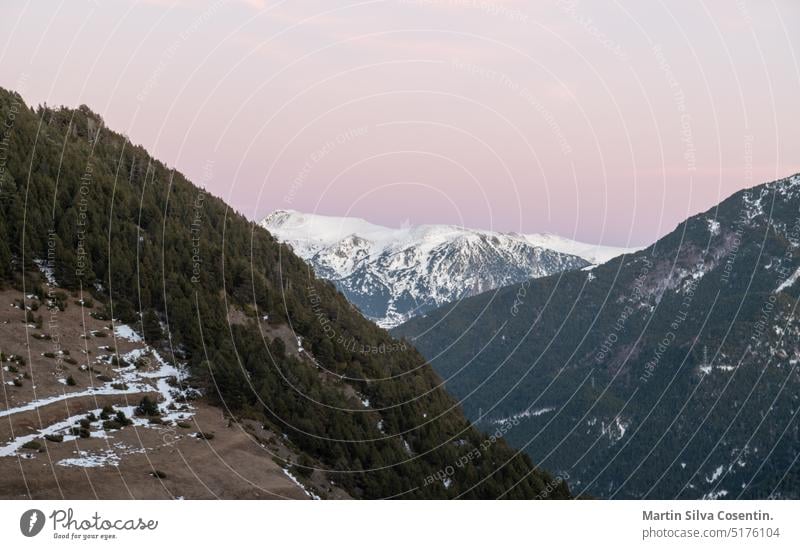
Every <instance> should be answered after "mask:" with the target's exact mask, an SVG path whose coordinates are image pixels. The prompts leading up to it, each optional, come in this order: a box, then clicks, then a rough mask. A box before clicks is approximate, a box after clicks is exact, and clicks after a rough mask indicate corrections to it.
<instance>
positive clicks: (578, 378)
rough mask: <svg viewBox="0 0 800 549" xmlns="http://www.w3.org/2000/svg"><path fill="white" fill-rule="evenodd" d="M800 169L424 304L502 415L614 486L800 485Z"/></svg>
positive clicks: (435, 353) (552, 457)
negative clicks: (603, 245)
mask: <svg viewBox="0 0 800 549" xmlns="http://www.w3.org/2000/svg"><path fill="white" fill-rule="evenodd" d="M799 216H800V176H794V177H790V178H787V179H782V180H779V181H775V182H772V183H768V184H765V185H760V186H758V187H754V188H752V189H747V190H744V191H741V192H738V193H736V194H735V195H733V196H731V197H729V198H728V199H726V200H725V201H723V202H722V203H721V204H719V205H718V206H717V207H715V208H713V209H711V210H709V211H707V212H704V213H702V214H700V215H696V216H694V217H691V218H690V219H688V220H686V221H685V222H683V223H681V224H680V225H679V226H678V227H677V228H676V229H675V230H674V231H673V232H671V233H670V234H668V235H667V236H665V237H664V238H662V239H661V240H659V241H658V242H656V243H655V244H653V245H652V246H650V247H649V248H647V249H645V250H642V251H640V252H637V253H635V254H631V255H627V256H622V257H619V258H616V259H613V260H611V261H609V262H608V263H606V264H604V265H601V266H598V267H596V268H594V269H592V270H587V271H578V272H568V273H563V274H561V275H555V276H551V277H548V278H543V279H537V280H532V281H529V282H526V283H523V284H518V285H515V286H509V287H507V288H503V289H502V290H499V291H497V292H487V293H485V294H482V295H480V296H477V297H474V298H470V299H466V300H463V301H462V302H460V303H458V304H455V305H452V306H447V307H444V308H442V309H439V310H437V311H434V312H431V313H429V314H428V315H427V317H425V318H416V319H413V320H412V321H410V322H408V323H407V324H405V325H403V326H401V327H399V328H398V329H397V330H395V332H394V333H395V334H397V335H401V336H407V337H409V339H410V341H412V342H413V343H414V344H415V345H416V346H417V347H418V348H419V349H420V351H421V352H423V354H425V355H426V356H427V357H429V358H430V359H431V361H432V364H433V366H434V368H436V370H437V371H438V372H439V373H440V375H442V377H443V378H445V380H446V383H447V387H448V389H449V390H450V391H451V392H452V393H453V394H454V395H455V396H457V397H458V398H462V399H463V406H464V408H465V410H466V412H467V415H468V416H469V417H471V418H472V419H473V420H475V421H477V422H478V425H479V426H482V427H484V428H490V427H491V426H494V425H504V424H506V423H507V422H508V421H510V420H512V419H513V420H514V421H517V422H518V423H519V425H518V426H517V427H515V428H514V429H512V430H510V431H509V433H508V440H509V441H510V442H511V443H512V444H515V445H516V446H518V447H520V448H524V449H525V450H526V451H527V452H528V453H529V455H531V456H532V457H533V458H534V460H537V461H539V462H541V463H542V464H543V465H544V466H545V467H548V466H549V467H551V468H552V469H553V470H558V471H559V472H560V473H562V474H563V475H565V476H567V475H568V476H569V478H570V484H571V486H572V488H573V492H574V493H576V494H584V493H585V494H593V495H595V496H599V497H618V498H625V497H635V498H640V497H647V498H663V499H669V498H676V497H677V498H726V497H727V498H737V497H740V498H762V497H791V498H796V497H798V496H800V485H798V483H797V478H798V472H799V471H800V467H799V466H798V463H800V460H798V456H800V421H799V416H798V414H800V402H799V400H798V394H799V393H800V370H798V365H799V364H800V322H798V315H797V302H798V301H797V300H798V296H799V295H800V284H798V279H799V278H800V221H798V219H800V217H799Z"/></svg>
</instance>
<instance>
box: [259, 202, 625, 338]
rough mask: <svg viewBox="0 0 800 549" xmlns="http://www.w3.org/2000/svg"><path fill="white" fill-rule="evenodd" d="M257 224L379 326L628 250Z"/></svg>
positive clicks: (467, 234)
mask: <svg viewBox="0 0 800 549" xmlns="http://www.w3.org/2000/svg"><path fill="white" fill-rule="evenodd" d="M261 225H262V226H263V227H265V228H267V229H268V230H269V231H270V232H271V233H272V234H273V235H275V236H276V237H277V238H278V239H279V240H281V241H282V242H284V243H286V244H288V245H290V246H292V249H293V250H294V251H295V252H296V253H297V254H298V255H300V256H301V257H303V259H305V260H306V261H307V262H308V263H309V264H310V265H311V266H312V267H313V268H314V270H315V271H316V273H317V274H318V276H321V277H322V278H325V279H327V280H331V281H333V282H334V283H335V284H336V286H337V287H338V288H339V289H340V291H342V292H343V293H344V294H345V295H346V296H347V297H348V299H349V300H350V301H351V302H352V303H354V304H355V305H356V306H357V307H358V308H359V309H360V310H361V311H362V312H363V313H364V314H365V315H366V316H367V317H369V318H371V319H373V320H375V321H376V323H377V324H378V325H380V326H382V327H393V326H395V325H397V324H399V323H400V322H402V321H404V320H406V319H408V318H410V317H412V316H415V315H418V314H424V313H425V312H426V311H428V310H430V309H431V308H433V307H436V306H440V305H443V304H444V303H448V302H452V301H456V300H458V299H461V298H463V297H466V296H470V295H475V294H478V293H481V292H484V291H489V290H493V289H495V288H497V287H500V286H503V285H507V284H510V283H514V282H520V281H522V280H524V279H526V278H530V277H539V276H546V275H548V274H553V273H556V272H562V271H564V270H570V269H579V268H584V267H587V266H590V265H591V264H592V263H593V261H597V260H598V258H606V257H609V256H615V255H618V254H622V253H626V252H630V250H629V249H619V248H610V247H606V246H592V245H589V244H584V243H580V242H576V241H572V240H569V239H565V238H562V237H558V236H555V235H536V234H535V235H521V234H517V233H500V232H495V231H487V230H480V229H468V228H463V227H457V226H453V225H419V226H410V227H403V228H400V229H391V228H388V227H383V226H380V225H375V224H373V223H370V222H368V221H365V220H363V219H360V218H350V217H333V216H322V215H317V214H304V213H300V212H296V211H293V210H277V211H275V212H273V213H272V214H270V215H269V216H267V217H266V218H265V219H264V220H263V221H262V222H261ZM582 255H583V256H585V257H581V256H582ZM587 258H588V259H587Z"/></svg>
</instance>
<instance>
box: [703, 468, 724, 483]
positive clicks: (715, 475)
mask: <svg viewBox="0 0 800 549" xmlns="http://www.w3.org/2000/svg"><path fill="white" fill-rule="evenodd" d="M723 471H725V467H723V466H722V465H720V466H719V467H717V468H716V469H714V472H713V473H711V476H710V477H706V482H707V483H709V484H711V483H713V482H715V481H716V480H717V479H718V478H719V477H721V476H722V472H723Z"/></svg>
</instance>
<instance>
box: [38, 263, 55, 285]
mask: <svg viewBox="0 0 800 549" xmlns="http://www.w3.org/2000/svg"><path fill="white" fill-rule="evenodd" d="M33 262H34V263H35V264H36V266H37V267H38V268H39V271H41V273H42V274H43V275H44V278H45V280H47V284H48V285H50V286H55V285H56V277H55V273H54V271H53V267H52V266H51V265H50V264H49V263H48V262H47V261H46V260H44V259H34V260H33Z"/></svg>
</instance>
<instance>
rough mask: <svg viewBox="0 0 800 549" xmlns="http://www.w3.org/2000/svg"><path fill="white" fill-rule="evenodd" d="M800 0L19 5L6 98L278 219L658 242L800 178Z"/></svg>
mask: <svg viewBox="0 0 800 549" xmlns="http://www.w3.org/2000/svg"><path fill="white" fill-rule="evenodd" d="M798 23H800V3H799V2H797V1H796V0H773V1H764V2H758V3H755V2H743V1H740V2H735V1H732V0H713V1H708V0H706V1H704V0H691V1H689V0H678V1H676V0H670V1H666V0H664V1H653V0H646V1H642V0H635V1H634V0H624V1H623V0H618V1H615V0H609V1H603V2H589V1H588V0H584V1H574V0H561V1H556V0H549V1H535V2H534V1H532V0H531V1H510V0H505V1H498V0H380V1H377V0H373V1H361V2H358V1H352V2H351V1H339V0H307V1H306V0H291V1H275V0H229V1H220V0H212V1H208V0H183V1H172V0H147V1H141V0H140V1H133V0H105V1H103V2H91V1H85V2H74V1H60V2H55V1H51V2H27V1H17V0H4V1H3V2H2V5H1V6H0V86H3V87H6V88H12V89H16V90H17V91H20V92H21V93H22V94H23V96H24V97H25V98H26V100H27V101H28V102H29V103H31V104H37V103H43V102H46V103H48V104H66V105H69V106H77V105H79V104H81V103H85V104H87V105H89V106H90V107H91V108H92V109H93V110H95V111H97V112H99V113H100V114H102V115H103V117H104V118H105V120H106V123H107V124H108V126H109V127H111V128H113V129H115V130H117V131H121V132H124V133H126V134H128V135H129V136H130V138H131V139H132V141H134V142H136V143H140V144H142V145H144V146H145V147H147V148H148V149H149V150H150V151H151V152H153V153H154V154H155V155H156V156H157V157H159V158H160V159H162V160H164V161H165V162H166V163H167V164H169V165H172V166H175V167H176V168H178V169H180V170H181V171H182V172H184V173H185V174H187V175H188V176H189V177H190V178H191V179H192V180H194V181H195V182H196V183H198V184H201V185H202V186H204V187H206V188H207V189H208V190H209V191H210V192H212V193H214V194H216V195H218V196H221V197H222V198H224V199H225V200H227V201H228V202H229V203H230V204H232V205H233V206H234V207H235V208H237V209H239V210H240V211H242V212H243V213H244V214H245V215H247V216H249V217H251V218H254V219H257V218H261V217H263V216H264V215H266V214H268V213H269V212H270V211H272V210H275V209H286V208H291V209H296V210H301V211H316V212H319V213H323V214H332V215H355V216H360V217H364V218H366V219H368V220H370V221H372V222H375V223H380V224H384V225H389V226H398V225H400V224H402V223H404V222H409V223H412V224H420V223H454V224H461V225H466V226H470V227H481V228H492V229H495V230H501V231H519V232H554V233H558V234H561V235H564V236H567V237H573V238H576V239H579V240H584V241H587V242H592V243H604V244H611V245H627V244H630V245H640V244H646V243H649V242H651V241H653V240H654V239H655V238H657V237H658V236H660V235H663V234H665V233H666V232H668V231H670V230H672V229H673V228H674V227H675V225H676V224H677V223H679V222H680V221H681V220H683V219H684V218H685V217H687V216H688V215H690V214H692V213H696V212H698V211H701V210H704V209H707V208H709V207H711V206H713V205H714V204H716V203H717V202H719V201H720V200H721V199H722V198H724V197H725V196H727V195H729V194H731V193H732V192H735V191H736V190H738V189H741V188H743V187H747V186H751V185H755V184H758V183H760V182H763V181H767V180H772V179H776V178H780V177H783V176H786V175H789V174H792V173H795V172H798V171H800V159H799V158H798V152H799V151H800V99H798V98H800V60H799V58H800V48H798V46H800V37H799V36H798V33H797V32H796V28H797V25H798Z"/></svg>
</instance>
